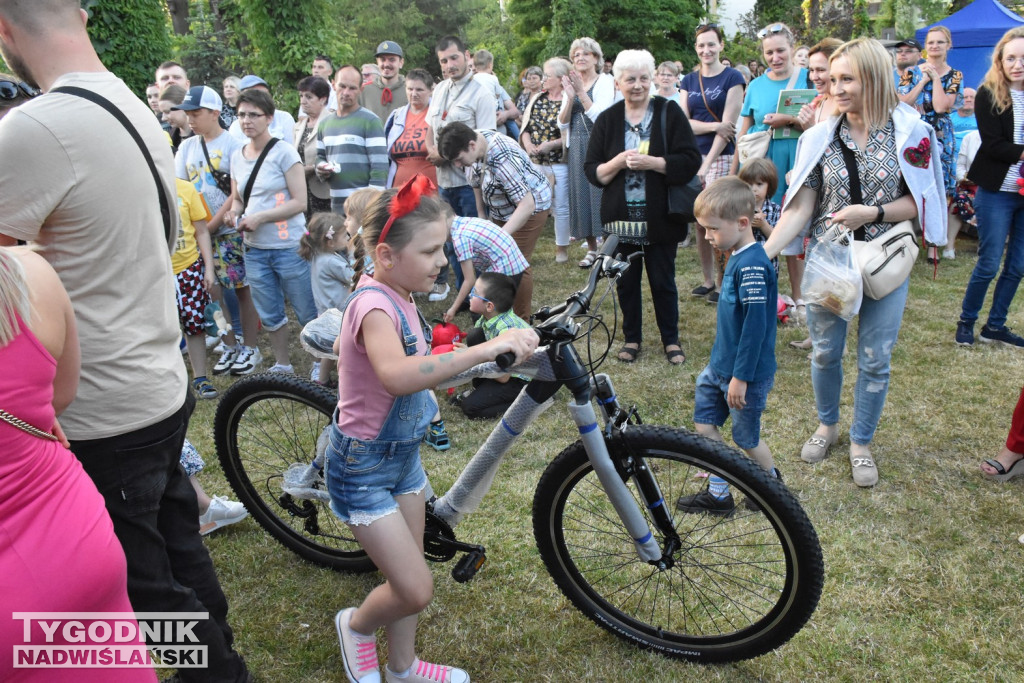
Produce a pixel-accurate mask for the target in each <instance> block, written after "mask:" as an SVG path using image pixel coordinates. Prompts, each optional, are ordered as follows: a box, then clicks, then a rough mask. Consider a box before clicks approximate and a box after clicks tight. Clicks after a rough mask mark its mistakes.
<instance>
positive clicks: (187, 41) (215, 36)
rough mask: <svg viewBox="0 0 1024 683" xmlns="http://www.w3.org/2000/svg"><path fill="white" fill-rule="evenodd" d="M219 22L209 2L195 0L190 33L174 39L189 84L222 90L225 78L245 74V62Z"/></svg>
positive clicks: (190, 21)
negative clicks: (234, 74) (241, 72)
mask: <svg viewBox="0 0 1024 683" xmlns="http://www.w3.org/2000/svg"><path fill="white" fill-rule="evenodd" d="M218 19H219V18H218V16H217V14H216V13H215V12H214V11H213V9H212V8H211V7H210V6H209V2H208V0H192V2H191V3H190V8H189V14H188V28H189V30H188V31H187V32H186V33H185V34H179V35H176V36H175V37H174V53H175V55H177V57H178V61H179V62H181V64H182V66H184V67H185V70H186V71H188V75H189V80H190V81H192V82H193V83H195V84H203V85H209V86H211V87H213V88H216V89H217V90H220V86H221V82H222V81H223V80H224V77H225V76H228V75H230V74H231V73H232V72H233V71H235V70H237V71H242V70H244V69H243V68H242V67H244V59H243V53H242V51H241V50H240V49H239V47H238V46H237V45H236V44H234V43H233V41H232V40H231V39H230V37H229V34H228V31H227V29H226V28H225V26H224V24H223V22H222V21H219V20H218Z"/></svg>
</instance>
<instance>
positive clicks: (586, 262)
mask: <svg viewBox="0 0 1024 683" xmlns="http://www.w3.org/2000/svg"><path fill="white" fill-rule="evenodd" d="M596 260H597V252H596V251H588V252H587V255H586V256H584V257H583V258H582V259H580V263H579V266H580V268H589V267H590V266H592V265H594V261H596Z"/></svg>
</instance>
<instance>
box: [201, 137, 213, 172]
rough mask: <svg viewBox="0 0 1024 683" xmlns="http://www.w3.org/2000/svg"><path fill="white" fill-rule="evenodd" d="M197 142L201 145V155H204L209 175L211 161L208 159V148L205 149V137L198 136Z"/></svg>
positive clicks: (211, 170)
mask: <svg viewBox="0 0 1024 683" xmlns="http://www.w3.org/2000/svg"><path fill="white" fill-rule="evenodd" d="M199 144H200V145H202V146H203V156H204V157H206V167H207V168H208V169H210V175H213V162H212V161H210V150H208V149H206V138H204V137H203V136H202V135H200V136H199Z"/></svg>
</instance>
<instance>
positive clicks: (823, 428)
mask: <svg viewBox="0 0 1024 683" xmlns="http://www.w3.org/2000/svg"><path fill="white" fill-rule="evenodd" d="M829 78H830V81H831V93H832V97H834V98H835V102H836V106H837V107H838V109H839V113H840V115H839V116H834V117H831V118H829V119H826V120H825V121H824V122H822V123H821V124H820V125H817V126H813V127H812V128H811V129H810V130H808V131H806V132H805V133H804V134H803V135H802V136H801V137H800V145H799V149H798V151H797V157H796V164H795V165H794V167H793V172H792V186H791V191H790V193H789V194H788V195H787V196H786V202H785V204H784V205H783V208H782V217H781V218H780V219H779V222H778V223H777V224H776V226H775V230H774V231H773V232H772V234H771V236H770V237H769V238H768V241H767V242H766V243H765V245H764V250H765V253H767V254H768V256H769V257H772V256H775V255H777V254H778V253H780V252H781V251H782V249H783V248H784V246H785V245H786V244H787V243H788V242H790V241H791V240H792V239H793V238H795V237H800V236H801V235H802V233H803V232H804V231H805V230H807V228H808V226H809V227H810V237H811V248H810V249H809V250H808V260H809V261H810V262H812V263H813V262H814V260H815V259H816V258H818V256H817V253H818V252H817V250H816V249H815V248H814V247H815V245H816V244H817V242H819V241H824V240H833V241H835V240H837V239H839V238H842V240H848V239H849V238H850V237H851V236H852V237H853V239H855V240H858V241H864V242H871V241H873V240H876V239H879V238H881V237H882V236H883V235H885V234H886V232H888V231H889V230H890V229H892V228H893V226H894V225H896V224H897V223H899V222H901V221H906V220H913V221H915V222H916V223H917V224H918V225H919V227H920V228H921V229H922V230H923V232H924V234H925V238H926V239H928V240H929V241H933V242H938V243H941V242H945V239H946V205H945V202H944V201H943V196H942V189H941V188H942V169H941V165H940V164H938V163H936V161H937V160H936V159H935V155H934V152H935V150H936V145H937V144H938V143H937V141H936V139H935V133H934V131H933V129H932V127H931V126H929V125H928V124H926V123H924V122H923V121H922V120H921V117H920V116H918V114H917V111H916V110H915V109H913V108H911V107H909V106H907V105H905V104H902V103H901V102H900V101H899V100H898V99H897V98H896V89H895V88H894V87H893V79H892V60H891V58H890V56H889V53H888V52H886V50H885V48H884V47H882V44H881V43H879V42H878V41H877V40H875V39H873V38H858V39H856V40H852V41H850V42H848V43H844V44H843V45H841V46H840V47H839V48H838V49H837V50H836V51H835V52H834V53H833V54H832V58H831V60H830V64H829ZM847 159H849V164H848V163H847ZM851 164H852V166H851ZM858 183H859V189H860V191H861V195H862V197H863V199H862V203H857V204H854V203H852V202H851V197H853V196H855V194H856V191H857V189H858ZM851 233H852V235H851ZM909 283H910V278H909V277H907V278H906V279H905V280H904V281H903V283H902V284H900V285H899V286H897V287H896V289H895V290H893V291H892V292H890V293H889V294H887V295H885V296H883V297H881V298H879V299H872V298H870V297H867V296H865V297H864V298H863V301H862V302H861V306H860V313H859V317H858V319H857V369H858V371H857V381H856V385H855V387H854V393H853V420H852V423H851V425H850V468H851V474H852V476H853V482H854V483H855V484H856V485H857V486H874V485H875V484H876V483H877V482H878V469H877V468H876V467H875V462H874V459H873V458H872V455H871V441H872V440H873V439H874V435H875V430H876V429H877V428H878V423H879V420H880V419H881V416H882V409H883V408H884V407H885V399H886V395H887V394H888V391H889V374H890V361H891V358H892V351H893V347H894V346H895V344H896V339H897V335H898V333H899V330H900V323H901V322H902V319H903V309H904V307H905V305H906V302H907V291H908V288H909ZM848 328H849V323H848V322H847V320H845V319H844V318H841V317H839V316H838V315H836V314H834V313H833V312H832V311H830V310H828V309H826V308H825V307H824V306H820V305H816V304H815V305H812V306H809V307H808V312H807V329H808V331H809V332H810V335H811V341H812V343H813V347H814V351H813V353H812V355H811V384H812V386H813V388H814V401H815V404H816V406H817V411H818V422H819V425H818V428H817V429H816V430H815V432H814V434H812V435H811V437H810V438H809V439H808V440H807V442H806V443H805V444H804V446H803V449H802V450H801V453H800V457H801V459H802V460H803V461H804V462H808V463H815V462H819V461H821V460H823V459H824V458H825V456H826V455H828V451H829V449H830V448H831V447H832V445H833V444H835V442H836V440H837V439H838V436H839V403H840V395H841V393H842V386H843V363H842V360H843V359H842V355H843V347H844V345H845V342H846V338H847V331H848ZM851 344H852V342H851Z"/></svg>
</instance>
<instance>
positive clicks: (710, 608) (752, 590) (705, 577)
mask: <svg viewBox="0 0 1024 683" xmlns="http://www.w3.org/2000/svg"><path fill="white" fill-rule="evenodd" d="M608 448H609V452H610V453H611V457H612V461H613V462H614V463H615V466H616V469H617V470H618V472H619V475H620V476H621V477H622V479H623V481H625V482H626V484H627V486H628V488H629V490H630V491H631V492H632V494H633V497H634V499H635V500H636V501H637V506H638V507H639V509H640V510H642V511H644V513H645V514H647V516H648V519H649V521H651V520H650V512H649V509H648V504H647V502H645V501H644V500H642V498H641V497H640V494H639V491H638V487H637V484H636V480H635V475H636V473H637V472H638V471H640V470H641V468H644V467H646V468H647V469H648V470H649V471H650V472H651V473H653V476H654V478H655V479H656V481H657V483H658V486H659V488H660V490H661V493H662V496H663V502H664V504H665V505H667V506H669V507H668V509H669V512H670V515H671V516H672V517H673V519H674V524H675V529H676V532H677V533H678V535H679V537H680V539H681V540H682V544H681V548H680V549H679V550H677V551H676V552H674V553H672V554H671V558H672V562H671V563H670V565H671V566H669V567H668V568H665V569H659V568H658V567H655V566H653V565H651V564H648V563H647V562H644V561H643V560H641V559H640V558H639V557H638V556H637V553H636V550H635V548H634V545H633V541H632V539H631V538H630V537H629V534H628V533H627V532H626V531H625V529H624V528H623V526H622V522H621V521H620V520H619V517H618V515H617V513H616V512H615V510H614V508H612V505H611V503H610V501H609V500H608V496H607V494H606V493H605V491H604V488H603V487H602V486H601V483H600V481H599V480H598V478H597V475H596V474H595V473H594V470H593V468H592V467H591V465H590V461H589V460H588V458H587V454H586V451H585V450H584V449H583V445H582V443H580V442H578V441H577V442H576V443H574V444H573V445H571V446H569V447H568V448H566V449H565V450H564V451H562V452H561V453H560V454H559V455H558V456H557V457H556V458H555V460H553V461H552V462H551V464H550V465H549V466H548V468H547V469H546V470H545V472H544V475H543V476H542V477H541V480H540V482H539V484H538V485H537V491H536V494H535V497H534V501H533V518H534V535H535V537H536V540H537V545H538V548H539V550H540V555H541V557H542V558H543V560H544V563H545V565H547V568H548V571H549V572H550V574H551V576H552V578H553V579H554V581H555V583H556V584H557V585H558V587H559V588H560V589H561V591H562V592H563V593H564V594H565V595H566V597H568V598H569V600H570V601H572V603H573V604H574V605H575V606H576V607H577V608H578V609H579V610H580V611H581V612H583V613H584V614H585V615H587V617H589V618H590V619H592V620H593V621H594V622H596V623H597V624H598V625H599V626H601V627H602V628H604V629H606V630H608V631H610V632H611V633H613V634H615V635H616V636H618V637H620V638H623V639H625V640H627V641H629V642H631V643H633V644H636V645H639V646H640V647H644V648H647V649H652V650H657V651H658V652H661V653H663V654H665V655H668V656H671V657H679V658H686V659H690V660H693V661H700V662H708V663H710V662H727V661H735V660H739V659H746V658H749V657H755V656H757V655H760V654H763V653H765V652H768V651H769V650H772V649H774V648H777V647H779V646H780V645H782V644H783V643H785V642H786V641H787V640H789V639H790V638H791V637H792V636H793V635H794V634H795V633H796V632H797V631H799V630H800V628H802V627H803V625H804V624H805V623H806V622H807V620H808V619H809V618H810V616H811V613H812V612H814V609H815V607H816V606H817V603H818V598H819V597H820V595H821V587H822V582H823V579H824V565H823V561H822V556H821V546H820V545H819V543H818V537H817V534H816V533H815V531H814V528H813V527H812V526H811V523H810V521H809V520H808V519H807V516H806V514H805V513H804V511H803V509H802V508H801V507H800V504H799V503H798V502H797V500H796V499H795V498H794V497H793V496H792V494H790V493H789V491H788V490H786V488H785V487H784V486H783V485H782V484H781V483H780V482H779V481H778V480H776V479H773V478H770V477H768V476H767V475H766V474H765V473H764V471H763V470H761V469H760V468H759V467H758V466H757V465H756V464H755V463H753V462H751V461H750V460H748V459H747V458H746V457H744V456H743V454H741V453H739V452H737V451H734V450H732V449H730V448H729V447H727V446H725V445H724V444H720V443H717V442H713V441H710V440H709V439H705V438H703V437H700V436H698V435H696V434H694V433H692V432H687V431H684V430H680V429H670V428H666V427H655V426H649V425H643V426H631V427H629V428H628V429H627V430H625V431H624V432H623V433H622V434H621V435H620V436H619V437H617V438H616V439H614V440H612V441H610V442H609V444H608ZM705 472H710V473H713V474H717V475H718V476H720V477H722V478H723V479H725V480H726V481H728V482H729V484H730V485H731V487H732V495H733V496H734V499H735V500H737V502H739V503H740V504H738V505H737V506H736V509H735V511H734V512H733V513H732V514H731V515H729V516H723V517H716V516H710V515H706V514H685V513H682V512H678V511H677V510H676V509H675V503H676V500H677V499H678V498H679V497H680V496H684V495H689V494H694V493H698V492H700V491H701V489H703V488H704V486H705V482H706V479H705V478H704V476H703V474H704V473H705ZM743 497H747V498H750V499H751V500H752V501H754V502H756V504H757V506H759V508H760V510H759V511H757V512H750V511H748V510H747V509H746V508H745V506H744V504H743V503H742V502H741V501H742V498H743ZM651 502H652V503H654V504H656V501H651ZM651 529H652V531H653V532H654V533H655V535H656V537H658V536H660V535H661V534H660V532H659V530H658V528H657V526H655V524H654V523H653V521H651ZM664 541H665V539H664V537H661V538H659V542H660V544H661V545H662V548H663V549H664V547H665V545H664Z"/></svg>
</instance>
